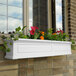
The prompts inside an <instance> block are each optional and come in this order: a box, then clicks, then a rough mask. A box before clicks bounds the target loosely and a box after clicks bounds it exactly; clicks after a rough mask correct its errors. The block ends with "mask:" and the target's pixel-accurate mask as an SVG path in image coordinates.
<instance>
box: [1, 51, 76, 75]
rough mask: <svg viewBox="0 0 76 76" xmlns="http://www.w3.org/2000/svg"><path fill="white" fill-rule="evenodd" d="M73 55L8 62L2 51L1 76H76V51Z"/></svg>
mask: <svg viewBox="0 0 76 76" xmlns="http://www.w3.org/2000/svg"><path fill="white" fill-rule="evenodd" d="M72 53H73V54H72V55H68V56H57V57H45V58H35V59H21V60H8V59H5V58H4V55H5V54H4V53H3V52H1V51H0V76H76V51H72Z"/></svg>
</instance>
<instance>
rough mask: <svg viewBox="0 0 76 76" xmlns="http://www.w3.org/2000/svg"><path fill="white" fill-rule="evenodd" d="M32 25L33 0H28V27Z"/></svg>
mask: <svg viewBox="0 0 76 76" xmlns="http://www.w3.org/2000/svg"><path fill="white" fill-rule="evenodd" d="M31 26H33V0H29V28H30V27H31Z"/></svg>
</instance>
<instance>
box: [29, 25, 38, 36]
mask: <svg viewBox="0 0 76 76" xmlns="http://www.w3.org/2000/svg"><path fill="white" fill-rule="evenodd" d="M36 29H38V27H36V26H32V27H31V30H30V34H31V35H34V34H35V31H36Z"/></svg>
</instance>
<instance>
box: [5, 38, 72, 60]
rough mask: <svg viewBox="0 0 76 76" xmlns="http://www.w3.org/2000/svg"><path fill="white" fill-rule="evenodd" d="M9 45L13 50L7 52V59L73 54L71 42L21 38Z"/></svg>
mask: <svg viewBox="0 0 76 76" xmlns="http://www.w3.org/2000/svg"><path fill="white" fill-rule="evenodd" d="M12 43H13V45H8V47H9V48H10V49H11V52H9V53H6V56H5V58H7V59H22V58H37V57H49V56H60V55H68V54H71V42H65V41H51V40H34V39H19V40H17V41H12Z"/></svg>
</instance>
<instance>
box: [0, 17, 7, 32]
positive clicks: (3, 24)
mask: <svg viewBox="0 0 76 76" xmlns="http://www.w3.org/2000/svg"><path fill="white" fill-rule="evenodd" d="M0 31H1V32H5V33H7V20H6V17H5V16H0Z"/></svg>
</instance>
